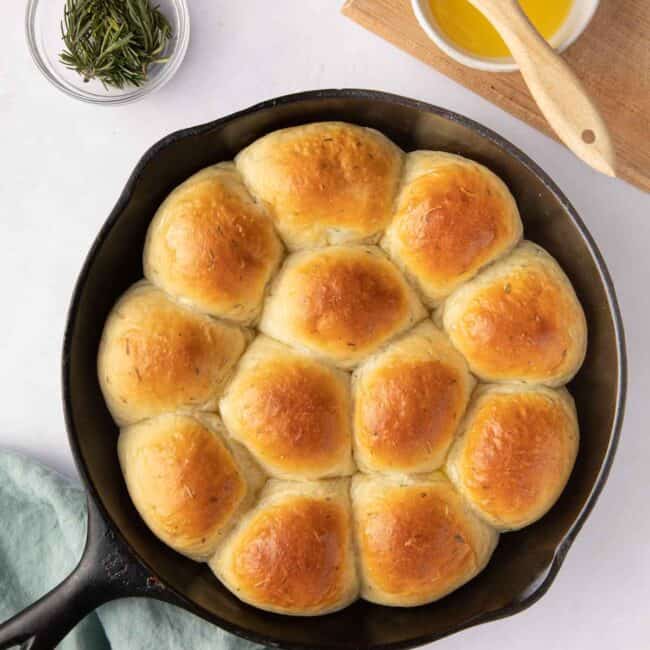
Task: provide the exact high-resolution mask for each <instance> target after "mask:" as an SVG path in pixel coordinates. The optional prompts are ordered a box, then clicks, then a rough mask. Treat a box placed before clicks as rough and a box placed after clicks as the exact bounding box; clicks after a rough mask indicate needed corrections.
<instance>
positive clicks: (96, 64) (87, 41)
mask: <svg viewBox="0 0 650 650" xmlns="http://www.w3.org/2000/svg"><path fill="white" fill-rule="evenodd" d="M61 36H62V38H63V42H64V44H65V47H66V49H65V50H63V52H61V54H60V59H61V62H62V63H63V64H64V65H65V66H66V67H68V68H70V69H71V70H75V71H76V72H78V73H79V74H80V75H81V76H83V78H84V81H90V80H91V79H98V80H99V81H101V82H102V83H103V84H104V87H105V88H108V87H109V86H113V87H115V88H124V86H128V85H133V86H141V85H142V84H143V83H144V82H145V81H146V80H147V73H148V70H149V66H150V65H152V64H153V63H166V62H167V61H168V57H166V56H164V52H165V48H166V47H167V44H168V42H169V39H170V38H171V37H172V29H171V26H170V24H169V22H168V20H167V18H165V16H164V15H163V14H162V13H161V11H160V9H159V8H158V6H152V5H151V4H150V3H149V0H66V5H65V10H64V15H63V20H62V21H61Z"/></svg>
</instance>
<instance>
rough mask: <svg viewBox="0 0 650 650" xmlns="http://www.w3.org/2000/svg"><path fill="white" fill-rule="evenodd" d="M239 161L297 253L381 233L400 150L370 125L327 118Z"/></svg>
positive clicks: (275, 137)
mask: <svg viewBox="0 0 650 650" xmlns="http://www.w3.org/2000/svg"><path fill="white" fill-rule="evenodd" d="M235 161H236V164H237V167H238V169H239V171H240V172H241V173H242V175H243V177H244V179H245V181H246V184H247V185H248V187H249V188H250V189H251V191H252V193H253V194H254V195H255V196H256V197H258V198H259V199H261V200H262V201H263V202H264V203H265V204H266V205H267V206H268V208H269V211H270V212H271V214H272V215H273V218H274V221H275V224H276V226H277V228H278V230H279V232H280V234H281V235H282V237H283V239H284V241H285V242H286V243H287V245H288V246H289V248H290V249H293V250H295V249H299V248H305V247H314V246H324V245H326V244H342V243H346V242H359V241H366V240H368V239H372V238H373V237H375V238H376V237H377V236H378V235H379V233H380V232H381V231H382V230H383V228H385V226H386V224H387V223H388V221H389V219H390V215H391V210H392V204H393V200H394V197H395V192H396V189H397V183H398V181H399V175H400V171H401V166H402V152H401V151H400V150H399V149H398V148H397V147H396V146H395V145H394V144H393V143H392V142H391V141H390V140H388V139H387V138H386V137H385V136H383V135H382V134H381V133H379V132H378V131H375V130H373V129H367V128H363V127H360V126H355V125H352V124H345V123H342V122H322V123H316V124H307V125H305V126H297V127H293V128H288V129H282V130H280V131H274V132H273V133H270V134H269V135H266V136H264V137H263V138H260V139H259V140H256V141H255V142H254V143H253V144H251V145H250V146H249V147H247V148H246V149H244V150H243V151H241V152H240V153H239V155H238V156H237V158H236V159H235Z"/></svg>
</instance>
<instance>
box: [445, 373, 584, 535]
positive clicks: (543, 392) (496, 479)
mask: <svg viewBox="0 0 650 650" xmlns="http://www.w3.org/2000/svg"><path fill="white" fill-rule="evenodd" d="M578 439H579V433H578V420H577V417H576V410H575V406H574V403H573V398H572V397H571V396H570V395H569V393H568V392H567V391H566V390H565V389H560V390H553V389H550V388H545V387H543V386H538V387H526V386H521V385H519V386H512V385H511V386H494V385H492V386H482V387H481V388H480V389H479V390H477V392H476V395H475V396H474V397H473V398H472V404H471V406H470V409H469V411H468V414H467V418H466V420H465V421H464V423H463V425H462V429H461V436H460V437H459V438H458V440H457V441H456V442H455V443H454V446H453V447H452V450H451V452H450V455H449V459H448V461H447V473H448V474H449V477H450V478H451V479H452V481H453V482H454V484H455V485H456V487H457V488H458V489H459V490H460V492H461V493H462V494H463V495H464V496H465V498H466V499H467V500H468V501H469V503H470V504H471V506H472V507H473V508H474V510H475V511H476V512H477V513H478V514H479V515H480V516H481V517H483V518H484V519H485V520H486V521H488V522H489V523H491V524H492V525H493V526H496V527H497V528H499V529H500V530H515V529H517V528H521V527H523V526H528V524H532V523H533V522H534V521H537V520H538V519H539V518H540V517H541V516H542V515H544V514H545V513H546V512H547V511H548V510H549V509H550V508H551V506H552V505H553V504H554V503H555V501H556V500H557V499H558V497H559V496H560V493H561V492H562V490H563V489H564V486H565V485H566V482H567V480H568V478H569V475H570V474H571V470H572V468H573V464H574V462H575V459H576V454H577V453H578Z"/></svg>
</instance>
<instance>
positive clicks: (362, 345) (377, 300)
mask: <svg viewBox="0 0 650 650" xmlns="http://www.w3.org/2000/svg"><path fill="white" fill-rule="evenodd" d="M424 316H425V311H424V308H423V307H422V305H421V304H420V302H419V300H418V299H417V297H416V295H415V293H414V291H413V290H412V289H411V288H410V287H409V285H408V284H407V283H406V281H405V280H404V278H403V276H402V274H401V273H400V272H399V271H398V270H397V268H395V266H393V264H391V263H390V262H389V261H388V260H387V259H386V257H385V256H384V255H383V253H382V252H381V251H380V250H379V249H378V248H375V247H374V246H330V247H328V248H321V249H317V250H314V251H302V252H299V253H294V254H293V255H290V256H289V257H288V258H287V260H286V262H285V264H284V266H283V268H282V269H281V270H280V273H279V274H278V277H277V278H276V280H275V281H274V283H273V285H272V286H271V291H270V295H269V297H268V299H267V301H266V305H265V307H264V311H263V312H262V318H261V321H260V326H259V327H260V330H261V331H262V332H264V333H265V334H268V335H269V336H272V337H273V338H276V339H279V340H281V341H284V342H285V343H288V344H290V345H293V346H295V347H297V348H299V349H303V350H306V351H310V352H312V353H313V354H315V355H317V356H319V357H321V358H323V359H326V360H328V361H331V362H332V363H335V364H336V365H338V366H340V367H342V368H350V367H352V366H354V365H356V364H357V363H358V362H359V361H361V360H362V359H363V358H364V357H365V356H367V355H368V354H370V353H371V352H373V351H374V350H376V349H377V348H378V347H379V346H380V345H381V344H382V343H385V342H386V341H387V340H388V339H390V338H391V337H393V336H395V335H396V334H398V333H399V332H401V331H403V330H404V329H406V328H407V327H409V326H411V325H412V324H414V323H415V322H416V321H418V320H420V319H421V318H423V317H424Z"/></svg>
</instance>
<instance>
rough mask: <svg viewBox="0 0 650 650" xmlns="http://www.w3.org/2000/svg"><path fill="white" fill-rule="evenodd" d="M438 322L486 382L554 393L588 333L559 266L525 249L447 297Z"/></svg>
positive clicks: (570, 372) (576, 364)
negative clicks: (540, 387) (528, 385)
mask: <svg viewBox="0 0 650 650" xmlns="http://www.w3.org/2000/svg"><path fill="white" fill-rule="evenodd" d="M442 321H443V325H444V328H445V330H446V331H447V333H448V334H449V337H450V338H451V341H452V343H453V344H454V345H455V346H456V347H457V348H458V349H459V350H460V351H461V352H462V353H463V355H464V356H465V358H466V359H467V362H468V363H469V366H470V368H471V370H472V371H473V372H474V373H475V374H477V375H478V376H479V377H480V378H481V379H484V380H486V381H496V382H507V381H521V382H526V383H542V384H547V385H549V386H558V385H560V384H564V383H566V382H568V381H569V380H570V379H571V378H572V377H573V376H574V375H575V373H576V372H577V371H578V369H579V368H580V366H581V365H582V361H583V359H584V356H585V350H586V345H587V325H586V322H585V315H584V312H583V311H582V307H581V306H580V303H579V302H578V299H577V297H576V294H575V292H574V291H573V287H572V286H571V283H570V282H569V279H568V278H567V277H566V275H565V274H564V272H563V271H562V269H561V268H560V267H559V265H558V264H557V262H556V261H555V260H554V259H553V258H552V257H551V256H550V255H549V254H548V253H547V252H546V251H545V250H544V249H542V248H540V247H539V246H537V245H536V244H533V243H532V242H529V241H525V242H522V243H521V244H520V245H519V246H518V247H517V248H516V249H515V250H514V251H513V252H512V253H511V254H510V255H508V256H507V257H506V258H504V259H503V260H501V261H499V262H496V263H495V264H494V265H492V266H490V267H489V268H488V269H486V270H485V271H483V272H482V273H480V274H479V275H478V276H477V277H476V278H474V279H473V280H471V281H470V282H468V283H467V284H465V285H464V286H462V287H461V288H460V289H458V290H457V291H456V292H455V293H453V294H452V295H451V296H450V297H449V299H448V300H447V302H446V303H445V305H444V311H443V313H442Z"/></svg>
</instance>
